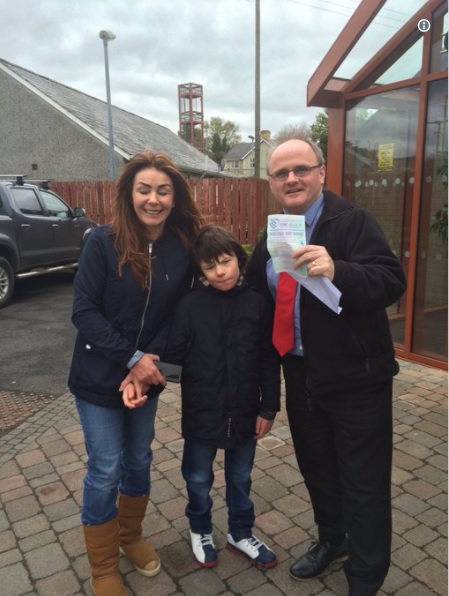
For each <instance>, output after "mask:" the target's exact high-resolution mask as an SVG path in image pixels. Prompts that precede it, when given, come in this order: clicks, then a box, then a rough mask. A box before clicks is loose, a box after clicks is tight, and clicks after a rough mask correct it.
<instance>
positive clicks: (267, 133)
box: [260, 130, 271, 141]
mask: <svg viewBox="0 0 449 596" xmlns="http://www.w3.org/2000/svg"><path fill="white" fill-rule="evenodd" d="M262 139H265V141H269V140H270V139H271V131H270V130H261V131H260V140H262Z"/></svg>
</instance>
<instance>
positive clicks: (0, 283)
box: [0, 257, 15, 308]
mask: <svg viewBox="0 0 449 596" xmlns="http://www.w3.org/2000/svg"><path fill="white" fill-rule="evenodd" d="M14 282H15V279H14V272H13V270H12V267H11V265H10V264H9V261H7V260H6V259H5V258H4V257H0V308H2V307H3V306H6V305H7V304H8V302H9V301H10V300H11V298H12V294H13V292H14Z"/></svg>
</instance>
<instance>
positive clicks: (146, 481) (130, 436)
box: [76, 398, 158, 525]
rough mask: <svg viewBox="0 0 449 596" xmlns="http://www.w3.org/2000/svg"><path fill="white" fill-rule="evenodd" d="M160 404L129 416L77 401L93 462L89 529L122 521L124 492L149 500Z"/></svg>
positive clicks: (88, 482)
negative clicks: (120, 503) (117, 519)
mask: <svg viewBox="0 0 449 596" xmlns="http://www.w3.org/2000/svg"><path fill="white" fill-rule="evenodd" d="M157 402H158V399H157V398H153V399H150V400H148V401H147V402H146V403H145V404H144V405H143V406H141V407H140V408H136V409H135V410H129V409H128V408H120V409H112V408H104V407H102V406H97V405H95V404H91V403H89V402H87V401H85V400H82V399H79V398H76V407H77V409H78V414H79V417H80V421H81V427H82V429H83V433H84V441H85V444H86V451H87V456H88V461H87V473H86V476H85V478H84V492H83V506H82V509H81V521H82V523H83V524H88V525H96V524H103V523H105V522H107V521H109V520H111V519H113V518H114V517H116V515H117V494H118V490H120V492H121V493H123V494H124V495H128V496H130V497H138V496H143V495H148V494H149V492H150V488H151V483H150V466H151V461H152V459H153V453H152V450H151V442H152V441H153V439H154V420H155V417H156V409H157Z"/></svg>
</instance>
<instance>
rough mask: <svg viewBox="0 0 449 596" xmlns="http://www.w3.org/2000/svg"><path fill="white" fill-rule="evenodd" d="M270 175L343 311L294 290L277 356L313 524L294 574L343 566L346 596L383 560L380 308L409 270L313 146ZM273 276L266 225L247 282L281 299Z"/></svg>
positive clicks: (307, 254) (291, 152) (383, 329)
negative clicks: (328, 185) (289, 334)
mask: <svg viewBox="0 0 449 596" xmlns="http://www.w3.org/2000/svg"><path fill="white" fill-rule="evenodd" d="M267 173H268V175H269V183H270V188H271V191H272V193H273V195H274V197H275V198H276V200H277V201H278V203H279V205H280V207H281V208H282V210H283V212H284V213H287V214H293V215H294V214H296V215H304V216H305V220H306V237H307V245H306V246H304V247H302V248H299V249H297V250H295V251H294V252H293V254H292V258H293V260H294V267H295V268H299V267H301V266H302V265H305V266H306V267H307V269H308V275H309V276H325V277H327V278H328V279H329V280H330V281H331V282H332V283H333V284H334V285H335V286H336V287H337V288H338V290H340V292H341V299H340V306H341V307H342V311H341V313H340V314H336V313H335V312H333V311H332V310H331V309H330V308H328V307H327V306H325V305H324V304H323V303H322V302H321V301H320V300H319V299H318V298H316V297H315V296H313V295H312V294H311V293H310V292H309V291H307V290H306V289H304V288H301V287H298V288H297V290H296V300H295V303H294V312H293V314H292V318H293V322H294V341H292V344H293V345H292V346H291V348H290V349H289V351H288V352H287V353H286V354H282V353H281V352H282V351H281V352H280V353H281V356H283V357H282V366H283V371H284V378H285V389H286V408H287V414H288V420H289V425H290V429H291V434H292V439H293V444H294V448H295V453H296V458H297V461H298V465H299V468H300V470H301V473H302V475H303V477H304V481H305V484H306V486H307V489H308V491H309V494H310V498H311V502H312V506H313V511H314V516H315V522H316V524H317V526H318V542H316V543H313V544H312V546H311V548H310V549H309V551H308V552H307V553H305V554H304V555H303V556H302V557H300V558H299V559H298V560H297V561H296V562H295V563H294V564H293V565H292V566H291V568H290V575H291V576H292V577H293V578H294V579H296V580H299V581H306V580H309V579H312V578H314V577H317V576H318V575H320V574H321V573H322V572H323V571H325V569H327V567H328V566H329V565H331V564H332V563H334V562H336V561H346V563H345V566H344V569H345V574H346V577H347V580H348V584H349V596H373V595H374V594H376V592H377V591H378V590H379V588H380V586H381V585H382V583H383V581H384V579H385V576H386V575H387V572H388V568H389V564H390V550H391V491H390V485H391V460H392V379H393V376H394V375H395V374H397V372H398V370H399V367H398V364H397V362H396V361H395V358H394V349H393V343H392V339H391V334H390V329H389V323H388V318H387V315H386V311H385V309H386V307H387V306H389V305H390V304H392V303H393V302H395V301H396V300H398V299H399V297H400V296H401V295H402V294H403V292H404V290H405V287H406V282H405V277H404V273H403V271H402V268H401V265H400V263H399V261H398V259H397V258H396V257H395V255H394V254H393V253H392V251H391V250H390V248H389V246H388V243H387V240H386V239H385V236H384V234H383V232H382V230H381V228H380V226H379V224H378V223H377V222H376V221H375V220H374V219H373V218H372V217H371V216H370V215H369V214H368V213H367V212H366V211H364V210H362V209H360V208H358V207H357V206H356V205H354V204H353V203H351V202H349V201H348V200H346V199H345V198H343V197H339V196H337V195H335V194H333V193H331V192H329V191H328V190H323V184H324V179H325V173H326V168H325V165H324V159H323V156H322V153H321V151H320V149H319V147H318V146H316V145H315V144H314V143H313V142H312V141H310V140H308V139H305V140H299V139H291V140H288V141H285V142H284V143H282V144H281V145H279V146H278V147H276V148H275V149H274V150H273V152H272V154H271V156H270V159H269V161H268V164H267ZM283 275H284V276H285V275H287V274H283ZM279 277H280V276H278V275H277V274H276V272H275V271H274V268H273V265H272V262H271V259H270V255H269V253H268V250H267V234H266V232H265V234H264V236H263V237H262V238H261V240H260V241H259V243H258V244H257V246H256V248H255V250H254V253H253V256H252V258H251V261H250V263H249V265H248V269H247V279H248V281H249V283H250V284H252V285H253V286H254V287H256V288H257V289H258V290H259V291H261V292H262V293H264V294H266V295H267V296H269V297H271V299H272V300H275V302H276V303H277V304H280V302H281V295H280V292H281V290H280V288H279V289H278V290H277V286H278V279H279ZM279 285H280V284H279ZM277 291H278V293H277ZM276 316H277V315H276V313H275V321H276ZM275 327H276V322H275ZM273 341H274V342H275V338H274V337H273ZM275 343H276V342H275Z"/></svg>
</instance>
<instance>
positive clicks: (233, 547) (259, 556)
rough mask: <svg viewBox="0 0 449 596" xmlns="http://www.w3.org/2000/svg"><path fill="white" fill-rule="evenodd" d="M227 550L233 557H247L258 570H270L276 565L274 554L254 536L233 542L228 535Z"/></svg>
mask: <svg viewBox="0 0 449 596" xmlns="http://www.w3.org/2000/svg"><path fill="white" fill-rule="evenodd" d="M227 548H228V550H230V551H231V553H234V554H235V555H244V556H245V557H247V558H248V559H249V560H250V561H251V563H253V564H254V565H255V566H256V567H257V568H258V569H271V568H272V567H275V566H276V565H277V563H278V561H277V557H276V555H275V553H274V552H273V551H272V550H271V549H269V548H268V546H267V545H266V544H264V543H263V542H261V541H260V540H259V539H258V538H256V537H255V536H250V537H249V538H242V540H234V538H233V537H232V535H231V534H228V544H227Z"/></svg>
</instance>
